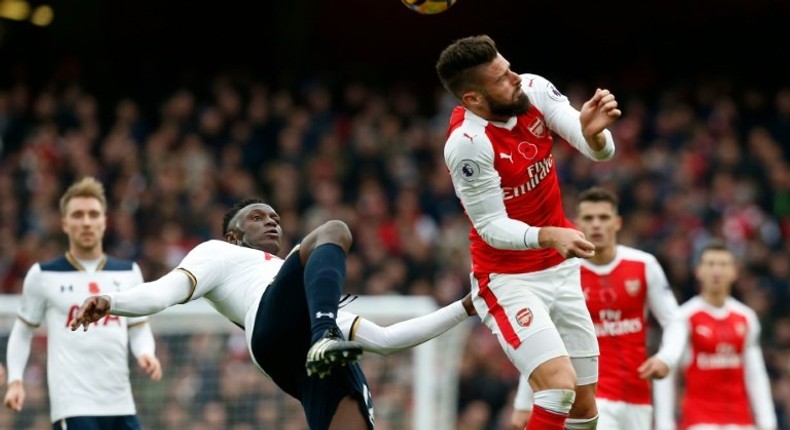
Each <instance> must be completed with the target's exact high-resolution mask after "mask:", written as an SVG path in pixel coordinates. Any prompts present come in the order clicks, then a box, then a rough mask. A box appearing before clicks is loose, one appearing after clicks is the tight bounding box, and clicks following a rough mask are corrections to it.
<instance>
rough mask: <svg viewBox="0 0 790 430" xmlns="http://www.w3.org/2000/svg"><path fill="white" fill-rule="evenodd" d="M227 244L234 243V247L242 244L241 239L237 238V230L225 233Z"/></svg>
mask: <svg viewBox="0 0 790 430" xmlns="http://www.w3.org/2000/svg"><path fill="white" fill-rule="evenodd" d="M225 242H229V243H232V244H234V245H238V244H239V243H241V239H240V238H239V237H237V236H236V231H235V230H228V232H227V233H225Z"/></svg>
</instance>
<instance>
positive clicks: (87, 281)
mask: <svg viewBox="0 0 790 430" xmlns="http://www.w3.org/2000/svg"><path fill="white" fill-rule="evenodd" d="M141 282H143V277H142V274H141V272H140V268H139V267H138V266H137V264H136V263H133V262H130V261H123V260H117V259H114V258H112V257H108V258H106V260H104V261H103V262H102V263H100V264H99V266H98V267H97V269H96V271H94V272H87V271H84V270H83V268H82V267H81V266H80V265H79V263H78V262H76V260H74V259H73V258H72V257H71V256H70V254H66V255H64V256H62V257H60V258H57V259H55V260H53V261H50V262H46V263H36V264H35V265H33V266H32V267H31V268H30V270H29V271H28V273H27V276H26V277H25V281H24V287H23V292H22V303H21V308H20V310H19V315H18V317H19V319H20V320H22V321H23V322H25V323H26V324H28V325H29V326H31V327H37V326H39V325H40V324H41V323H42V322H43V323H45V325H46V328H47V379H48V384H49V398H50V406H51V410H50V417H51V419H52V421H53V422H55V421H57V420H59V419H62V418H67V417H74V416H108V415H134V414H135V413H136V411H135V405H134V400H133V398H132V388H131V385H130V383H129V353H128V344H129V337H128V332H127V328H128V327H129V326H133V325H136V324H139V323H144V322H145V321H146V318H144V317H143V318H127V317H119V316H115V315H107V316H106V317H104V318H102V319H101V320H99V321H97V322H96V323H94V324H93V325H92V326H91V329H90V330H88V331H82V330H78V331H71V329H70V328H69V325H70V323H71V320H72V319H73V318H74V317H75V316H76V314H77V310H78V309H79V308H80V305H82V302H83V301H84V300H85V299H86V298H88V297H89V296H93V295H97V294H106V293H110V292H116V291H122V290H125V289H127V288H130V287H133V286H135V285H137V284H139V283H141Z"/></svg>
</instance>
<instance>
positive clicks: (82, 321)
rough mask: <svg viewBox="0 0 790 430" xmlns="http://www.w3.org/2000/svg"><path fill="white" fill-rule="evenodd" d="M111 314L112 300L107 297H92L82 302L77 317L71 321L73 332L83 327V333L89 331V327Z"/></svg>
mask: <svg viewBox="0 0 790 430" xmlns="http://www.w3.org/2000/svg"><path fill="white" fill-rule="evenodd" d="M109 313H110V299H109V298H108V297H107V296H91V297H88V298H87V299H85V301H84V302H82V306H80V309H79V310H78V311H77V316H76V317H74V320H72V321H71V331H74V330H77V328H78V327H79V326H82V328H83V331H88V326H89V325H90V324H91V323H92V322H95V321H98V320H100V319H101V318H103V317H104V316H105V315H107V314H109Z"/></svg>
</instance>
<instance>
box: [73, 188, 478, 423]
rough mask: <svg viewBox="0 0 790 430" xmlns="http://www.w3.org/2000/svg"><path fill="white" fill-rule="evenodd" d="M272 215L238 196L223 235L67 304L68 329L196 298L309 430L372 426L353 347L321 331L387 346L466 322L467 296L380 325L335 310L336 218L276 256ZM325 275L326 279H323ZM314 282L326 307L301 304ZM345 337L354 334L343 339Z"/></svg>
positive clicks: (345, 235)
mask: <svg viewBox="0 0 790 430" xmlns="http://www.w3.org/2000/svg"><path fill="white" fill-rule="evenodd" d="M279 222H280V217H279V215H278V214H277V212H275V211H274V209H273V208H272V207H271V206H269V205H267V204H265V203H263V202H262V201H261V200H257V199H247V200H243V201H240V202H239V203H238V204H236V205H235V206H234V207H233V208H231V209H230V210H229V211H228V212H227V214H226V215H225V218H224V225H223V232H224V233H225V241H219V240H209V241H206V242H203V243H202V244H200V245H198V246H197V247H195V248H194V249H193V250H192V251H190V252H189V254H187V256H186V257H185V258H184V259H183V260H182V261H181V263H180V264H178V266H177V269H175V270H173V271H172V272H170V273H169V274H167V275H165V276H163V277H162V278H159V279H157V280H155V281H153V282H148V283H145V284H142V285H138V286H137V287H135V288H131V289H129V290H128V291H124V292H118V293H112V294H108V295H102V296H96V297H92V298H89V299H88V300H86V301H85V303H84V304H83V306H82V307H81V308H80V310H79V311H78V312H77V316H76V317H75V319H74V321H73V323H72V329H76V328H77V327H79V326H80V325H82V326H83V327H84V328H85V329H87V327H88V325H89V323H90V322H92V321H95V320H97V319H99V318H102V317H103V316H104V315H108V314H111V315H113V314H124V315H146V314H152V313H155V312H158V311H161V310H163V309H165V308H167V307H169V306H172V305H175V304H178V303H183V302H186V301H190V300H194V299H197V298H199V297H205V298H206V299H207V300H209V301H210V302H211V303H212V304H213V306H214V307H215V308H216V309H217V310H218V311H219V312H220V313H221V314H223V315H224V316H225V317H226V318H228V319H229V320H230V321H232V322H233V323H235V324H236V325H238V326H239V327H243V328H245V331H246V334H247V336H246V337H247V342H248V347H249V349H250V352H251V354H252V357H253V361H254V362H255V363H256V365H257V366H258V367H259V369H261V370H262V371H263V372H264V373H265V374H266V375H267V376H269V377H271V378H272V380H273V381H274V382H275V383H276V384H277V385H278V386H279V387H280V388H281V389H282V390H283V391H285V392H286V393H288V394H289V395H291V396H293V397H294V398H296V399H298V400H299V401H300V402H301V403H302V406H303V409H304V411H305V414H306V416H307V420H308V425H309V426H310V428H311V429H313V430H323V429H340V430H347V429H360V428H369V429H373V428H374V418H373V404H372V399H371V393H370V390H369V388H368V385H367V381H366V380H365V376H364V375H363V373H362V370H361V368H360V367H359V364H358V363H357V362H356V359H357V358H358V356H359V355H358V354H354V355H353V356H345V355H343V356H341V355H338V356H335V355H330V354H329V353H332V352H337V353H342V351H343V350H339V349H338V350H334V351H333V350H331V349H329V348H331V347H332V346H333V344H332V343H327V344H325V343H323V342H322V341H323V340H325V339H327V337H326V336H325V333H326V332H330V333H332V332H335V331H337V334H336V335H335V334H333V337H334V338H336V339H340V340H342V344H343V345H346V346H348V347H353V348H357V347H359V348H364V349H366V350H369V351H373V352H377V353H381V354H389V353H392V352H396V351H399V350H402V349H406V348H409V347H412V346H415V345H417V344H419V343H422V342H425V341H427V340H429V339H431V338H433V337H436V336H438V335H439V334H441V333H443V332H445V331H447V330H449V329H450V328H452V327H454V326H456V325H457V324H459V323H460V322H462V321H464V320H466V318H467V317H468V316H469V315H472V314H473V313H474V308H473V307H472V304H471V300H470V298H469V297H467V298H466V299H464V300H463V301H461V300H459V301H457V302H455V303H452V304H450V305H448V306H445V307H444V308H441V309H439V310H437V311H435V312H433V313H431V314H429V315H426V316H423V317H419V318H414V319H411V320H408V321H406V322H403V323H400V324H395V325H393V326H390V327H387V328H382V327H379V326H377V325H376V324H373V323H371V322H369V321H367V320H364V319H362V318H359V317H358V316H356V315H352V314H349V313H346V312H341V311H339V310H338V302H339V295H340V294H339V293H340V291H339V288H340V287H341V286H342V285H343V279H344V276H343V275H344V273H345V270H344V269H345V261H344V259H342V258H334V259H333V258H330V257H331V255H330V256H327V255H326V254H325V253H324V252H325V251H329V252H333V253H334V252H343V253H345V252H346V251H347V250H348V247H350V245H351V234H350V232H349V231H348V229H347V228H346V227H345V224H343V223H342V222H339V221H329V222H327V223H324V224H323V225H321V226H319V227H318V228H316V229H315V230H313V231H312V232H310V233H308V234H307V235H306V236H305V238H304V239H303V240H302V242H301V243H300V244H299V245H297V246H296V247H295V248H294V249H293V250H292V251H291V253H290V254H289V255H288V256H287V257H286V258H285V259H284V260H283V259H281V258H279V257H277V256H276V255H274V254H276V253H278V252H279V250H280V246H281V245H280V240H281V227H280V224H279ZM341 245H342V246H341ZM335 257H341V256H338V255H336V256H335ZM327 272H330V273H327ZM331 272H335V273H334V274H332V273H331ZM332 276H334V278H335V279H334V281H333V282H334V283H335V284H336V285H332V282H330V281H332V280H331V279H330V277H332ZM327 285H328V286H327ZM308 286H309V287H308ZM315 288H325V289H331V290H335V289H337V290H338V291H337V294H336V295H332V296H330V298H331V299H332V300H334V301H335V303H334V308H333V309H328V308H320V309H319V310H315V309H314V308H312V307H310V308H309V310H308V306H310V305H309V304H308V300H307V299H306V297H305V295H307V294H310V291H311V290H312V289H315ZM327 306H328V305H327ZM330 313H331V314H332V315H329V314H330ZM316 319H318V320H321V321H322V322H331V324H332V325H333V326H330V327H329V329H326V330H325V329H324V328H323V327H322V328H321V329H319V333H318V336H317V337H315V338H313V339H311V326H312V325H313V323H312V321H311V320H316ZM324 327H326V325H324ZM352 338H353V339H355V340H354V341H345V339H352ZM311 345H312V346H311ZM343 345H341V346H343ZM311 360H312V361H314V362H322V363H323V365H322V366H320V367H318V370H319V372H317V373H313V374H312V375H311V373H312V372H308V370H311V366H310V362H311ZM305 361H307V363H308V364H307V369H305ZM341 365H342V366H341Z"/></svg>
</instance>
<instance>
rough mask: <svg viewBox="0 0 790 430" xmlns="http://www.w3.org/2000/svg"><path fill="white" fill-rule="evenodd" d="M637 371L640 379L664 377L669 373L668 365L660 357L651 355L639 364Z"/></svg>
mask: <svg viewBox="0 0 790 430" xmlns="http://www.w3.org/2000/svg"><path fill="white" fill-rule="evenodd" d="M637 372H639V377H640V378H641V379H664V378H665V377H666V376H667V375H669V366H668V365H667V364H666V363H664V362H663V361H662V360H661V359H660V358H658V357H656V356H652V357H650V358H648V359H647V360H645V362H644V363H642V364H641V365H640V366H639V368H638V369H637Z"/></svg>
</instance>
